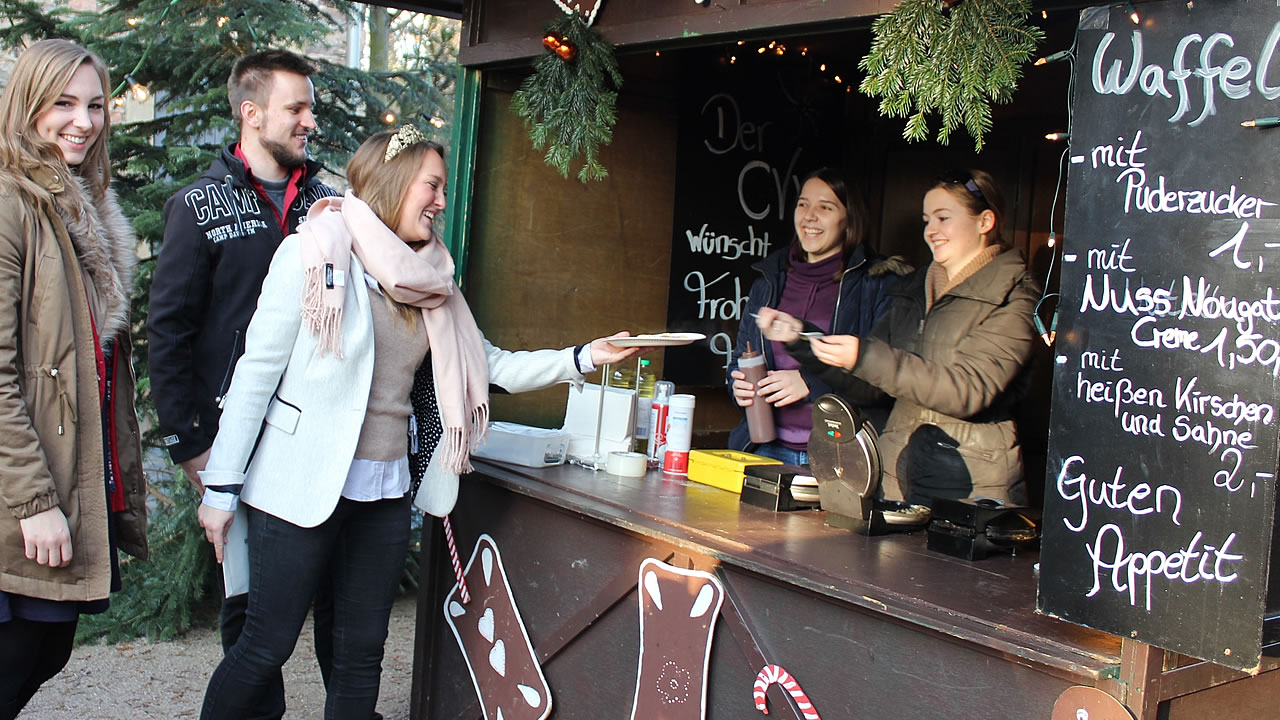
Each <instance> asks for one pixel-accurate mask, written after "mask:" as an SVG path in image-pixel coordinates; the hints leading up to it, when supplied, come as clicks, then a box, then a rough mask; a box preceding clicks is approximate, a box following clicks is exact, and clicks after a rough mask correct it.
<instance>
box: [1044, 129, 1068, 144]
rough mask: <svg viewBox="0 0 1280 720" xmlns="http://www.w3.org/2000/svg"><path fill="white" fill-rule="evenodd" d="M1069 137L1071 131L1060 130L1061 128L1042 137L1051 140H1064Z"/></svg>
mask: <svg viewBox="0 0 1280 720" xmlns="http://www.w3.org/2000/svg"><path fill="white" fill-rule="evenodd" d="M1069 137H1071V133H1067V132H1062V131H1061V130H1059V131H1057V132H1051V133H1049V134H1047V135H1045V136H1044V139H1045V140H1052V141H1053V142H1058V141H1059V140H1066V139H1067V138H1069Z"/></svg>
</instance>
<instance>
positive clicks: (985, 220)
mask: <svg viewBox="0 0 1280 720" xmlns="http://www.w3.org/2000/svg"><path fill="white" fill-rule="evenodd" d="M958 187H959V188H960V192H968V191H967V190H965V189H964V186H963V185H961V186H958ZM994 227H995V213H993V212H992V211H990V210H983V211H982V212H981V213H978V214H977V215H975V214H973V213H972V212H971V211H970V210H969V208H967V207H965V205H964V204H963V203H961V202H960V200H959V199H958V198H957V197H956V195H955V193H953V192H952V191H951V190H949V189H947V188H945V187H936V188H934V189H932V190H930V191H929V192H927V193H925V196H924V241H925V242H926V243H927V244H928V245H929V249H930V250H931V251H932V252H933V261H934V262H936V263H938V264H939V265H941V266H942V267H944V268H946V270H947V272H948V273H953V272H955V271H957V270H959V269H961V268H963V267H964V266H965V265H967V264H968V263H969V261H970V260H972V259H973V258H975V257H976V256H977V255H978V253H980V252H982V249H983V248H984V247H986V245H987V241H986V235H987V233H989V232H991V230H992V228H994Z"/></svg>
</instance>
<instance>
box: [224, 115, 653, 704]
mask: <svg viewBox="0 0 1280 720" xmlns="http://www.w3.org/2000/svg"><path fill="white" fill-rule="evenodd" d="M347 179H348V181H349V182H350V185H351V190H350V191H349V192H347V194H346V196H345V197H342V198H326V199H324V200H321V201H319V202H317V203H316V204H315V205H314V206H313V207H312V208H311V211H310V212H309V213H308V216H307V221H306V222H305V223H303V225H302V226H301V227H300V228H299V230H298V232H297V233H296V234H294V235H292V236H290V237H288V238H286V239H285V241H284V242H283V243H282V244H281V246H280V249H279V250H278V251H277V252H276V254H275V257H274V258H273V260H272V262H271V269H270V271H269V273H268V275H267V279H266V282H265V283H264V285H263V288H262V295H261V297H260V298H259V300H258V309H257V312H256V313H255V314H254V316H253V320H252V321H251V322H250V324H249V330H248V334H247V341H246V349H245V354H244V357H243V358H242V359H241V360H240V363H239V364H238V365H237V366H236V371H235V377H234V379H233V380H232V383H231V388H230V390H229V391H228V393H227V398H226V405H225V407H224V409H223V414H222V420H221V422H220V424H219V428H218V435H217V439H216V440H215V441H214V444H213V449H212V453H211V456H210V458H209V464H208V467H207V468H206V469H205V470H204V471H203V472H202V473H201V478H202V480H203V481H204V485H205V488H206V492H205V496H204V502H203V504H202V505H201V506H200V524H201V525H202V526H203V527H204V528H205V533H206V536H207V537H208V539H209V541H210V542H212V543H213V545H214V549H215V552H216V554H217V556H218V560H219V562H223V561H224V558H225V560H226V562H225V565H224V569H225V571H226V574H227V576H228V579H229V584H231V583H233V582H243V581H242V580H240V579H239V578H243V577H244V576H246V575H247V584H248V587H249V588H250V593H249V608H248V616H247V619H246V622H245V628H244V632H243V634H242V635H241V636H240V639H239V641H238V642H237V643H236V644H235V646H233V647H232V648H231V649H230V650H229V651H227V653H226V656H225V657H224V658H223V660H222V662H221V664H219V665H218V668H217V670H215V671H214V674H213V677H212V678H211V679H210V681H209V687H208V691H207V692H206V694H205V700H204V709H203V711H202V713H201V718H205V719H206V720H213V719H217V718H242V717H247V716H249V715H250V714H251V711H252V710H253V709H254V708H255V705H256V704H257V702H258V696H259V694H260V692H261V690H262V689H264V688H265V687H266V686H267V682H268V680H269V679H270V678H271V677H272V676H273V674H275V673H278V671H279V668H280V666H281V665H283V664H284V662H285V660H287V659H288V658H289V655H290V654H291V653H292V652H293V647H294V644H295V643H296V642H297V639H298V634H299V632H300V631H301V628H302V624H303V620H304V619H305V617H306V614H307V610H308V608H309V606H310V603H311V598H312V597H313V596H314V594H315V589H316V586H317V584H318V583H319V582H321V581H325V582H331V583H332V586H333V597H334V606H335V607H334V612H335V619H334V638H333V640H334V642H333V647H334V658H333V674H332V676H331V677H330V679H329V683H328V698H327V700H326V704H325V714H324V716H325V718H353V719H355V720H367V719H368V718H370V717H373V715H374V705H375V703H376V701H377V697H378V684H379V679H380V675H381V662H382V652H383V644H384V642H385V640H386V636H387V624H388V621H389V618H390V613H391V605H392V601H393V600H394V598H395V594H396V588H397V585H398V583H399V578H400V573H401V570H402V569H403V567H404V560H405V553H406V550H407V547H408V541H409V525H410V500H411V498H412V497H413V493H412V492H411V488H412V487H413V486H414V484H415V481H417V482H420V483H421V488H420V489H419V490H418V492H417V505H418V506H419V507H421V508H422V509H424V510H426V511H428V512H430V513H433V514H436V515H444V514H446V513H448V512H449V510H450V509H452V507H453V503H454V501H455V500H456V498H457V485H458V475H459V474H460V473H463V472H467V471H468V470H470V469H471V468H470V461H469V453H470V451H471V450H472V449H473V448H475V447H476V444H477V443H478V442H479V441H480V440H481V438H482V437H483V436H484V432H485V429H486V427H487V425H488V420H489V386H490V383H492V384H494V385H496V386H499V387H501V388H503V389H505V390H507V391H509V392H521V391H525V390H533V389H537V388H541V387H546V386H548V385H552V384H555V383H559V382H571V383H581V382H582V380H583V373H584V372H590V371H591V370H592V369H594V366H595V365H598V364H603V363H605V362H617V361H619V360H622V359H625V358H626V357H629V356H630V355H632V354H634V353H635V350H634V349H630V350H623V349H621V348H618V347H616V346H614V345H612V344H610V343H609V342H608V341H607V339H599V340H595V341H593V342H591V343H589V344H588V345H584V346H580V347H579V348H576V349H575V348H566V349H564V350H539V351H534V352H520V353H509V352H506V351H503V350H499V349H498V348H495V347H494V346H492V345H490V344H489V343H488V342H486V341H485V339H484V337H483V336H482V335H481V333H480V330H479V328H477V327H476V322H475V319H474V318H473V317H472V315H471V311H470V309H469V308H468V307H467V302H466V300H464V299H463V297H462V294H461V292H460V291H459V290H458V288H457V286H456V285H455V284H454V281H453V276H454V263H453V258H452V257H450V255H449V252H448V250H447V249H446V248H445V247H444V245H443V244H442V243H441V242H440V240H439V238H438V237H437V234H436V225H435V221H436V219H437V216H439V215H440V213H441V212H443V210H444V207H445V181H446V170H445V163H444V151H443V149H442V148H441V147H440V145H439V144H437V143H434V142H432V141H429V140H427V139H426V138H425V137H424V136H423V135H422V134H421V133H420V132H419V131H418V130H417V129H416V128H414V127H413V126H412V125H405V126H403V127H401V128H400V129H399V130H387V131H384V132H381V133H378V134H376V135H374V136H373V137H371V138H369V140H367V141H366V142H365V143H364V144H363V145H361V146H360V149H359V150H357V151H356V153H355V155H354V156H353V157H352V158H351V162H350V163H349V164H348V166H347ZM415 378H416V380H417V383H416V388H415ZM411 455H412V456H413V458H414V460H415V461H417V462H416V463H415V466H414V467H415V470H417V469H418V468H422V469H421V470H418V471H413V470H411V465H410V456H411ZM238 523H243V525H242V526H241V528H240V529H243V530H247V540H244V539H241V540H236V541H233V542H232V543H231V544H228V535H229V532H230V530H231V528H232V527H233V525H234V524H238ZM231 537H232V538H235V537H236V534H234V533H233V534H231ZM245 545H247V561H246V560H244V559H242V558H243V556H244V555H245V554H246V552H245V550H246V548H245ZM235 576H239V577H238V578H237V577H235Z"/></svg>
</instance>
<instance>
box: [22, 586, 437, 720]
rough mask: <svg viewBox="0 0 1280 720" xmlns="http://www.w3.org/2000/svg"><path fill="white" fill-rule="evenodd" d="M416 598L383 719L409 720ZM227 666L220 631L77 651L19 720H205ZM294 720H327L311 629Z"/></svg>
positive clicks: (404, 618) (294, 675) (292, 703)
mask: <svg viewBox="0 0 1280 720" xmlns="http://www.w3.org/2000/svg"><path fill="white" fill-rule="evenodd" d="M414 603H415V598H414V596H412V595H410V596H405V597H402V598H400V599H399V600H398V601H396V605H395V608H394V609H393V610H392V612H391V630H390V632H389V633H388V637H387V650H386V655H385V657H384V658H383V660H382V692H381V693H380V694H379V697H378V712H380V713H382V714H383V716H385V718H386V720H408V718H409V687H410V684H411V683H412V681H413V631H414V616H415V605H414ZM221 658H222V647H221V645H220V644H219V642H218V632H217V630H216V629H199V630H193V631H191V632H189V633H187V634H186V635H184V636H182V637H180V638H178V639H176V640H173V641H170V642H160V643H151V642H147V641H146V640H135V641H131V642H123V643H119V644H116V645H96V646H92V647H81V648H76V650H75V652H74V653H72V655H71V662H70V663H68V664H67V667H66V668H65V669H63V671H62V672H61V673H59V674H58V676H57V677H55V678H53V679H52V680H50V681H49V682H47V683H45V684H44V687H42V688H40V692H38V693H36V696H35V697H34V698H32V699H31V702H30V703H29V704H28V705H27V707H26V709H25V710H24V711H23V712H22V713H20V714H19V715H18V720H150V719H152V718H154V719H156V720H161V719H163V720H169V719H171V718H194V717H198V716H199V714H200V704H201V702H202V701H203V698H204V689H205V685H206V684H207V683H208V682H209V676H210V675H211V674H212V673H213V669H214V667H216V666H217V664H218V661H219V660H220V659H221ZM284 684H285V694H286V703H287V705H288V708H289V711H288V712H287V713H286V715H285V717H286V718H289V719H290V720H294V719H298V720H302V719H308V720H310V719H312V718H314V719H315V720H320V718H322V717H323V716H324V685H323V683H321V681H320V669H319V667H317V666H316V661H315V648H314V644H313V641H312V634H311V621H310V619H308V620H307V626H306V627H305V628H304V629H303V632H302V637H301V639H299V641H298V647H297V648H296V649H295V650H294V653H293V657H292V658H291V659H290V660H289V662H288V663H287V664H286V665H285V666H284Z"/></svg>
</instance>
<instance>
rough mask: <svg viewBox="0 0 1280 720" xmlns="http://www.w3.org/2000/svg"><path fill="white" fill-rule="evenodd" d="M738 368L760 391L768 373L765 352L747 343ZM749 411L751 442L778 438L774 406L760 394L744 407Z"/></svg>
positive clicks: (748, 420)
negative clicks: (774, 423)
mask: <svg viewBox="0 0 1280 720" xmlns="http://www.w3.org/2000/svg"><path fill="white" fill-rule="evenodd" d="M738 369H739V370H741V371H742V374H743V375H745V376H746V377H747V382H749V383H751V386H752V388H753V389H754V390H755V391H756V392H757V393H758V392H760V381H761V380H763V379H764V378H765V375H767V374H768V370H767V369H766V368H765V366H764V354H763V353H758V352H755V351H753V350H752V349H751V343H747V351H746V352H744V353H742V356H741V357H739V358H738ZM743 410H744V411H745V412H746V413H747V429H748V430H750V431H751V442H753V443H757V444H763V443H767V442H773V441H774V440H777V439H778V431H777V429H776V428H775V427H774V426H773V406H772V405H770V404H769V403H767V402H765V401H764V399H763V398H761V397H760V396H759V395H757V396H756V397H755V399H754V400H752V401H751V404H750V405H748V406H746V407H745V408H743Z"/></svg>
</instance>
